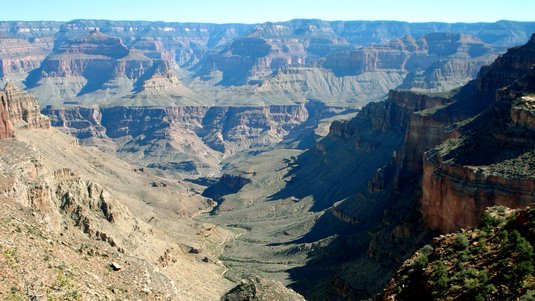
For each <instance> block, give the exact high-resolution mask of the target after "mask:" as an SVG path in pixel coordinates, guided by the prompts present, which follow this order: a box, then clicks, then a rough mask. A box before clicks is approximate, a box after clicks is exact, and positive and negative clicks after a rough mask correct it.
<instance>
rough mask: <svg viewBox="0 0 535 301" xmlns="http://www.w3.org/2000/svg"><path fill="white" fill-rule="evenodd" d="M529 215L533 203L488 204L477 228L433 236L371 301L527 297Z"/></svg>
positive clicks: (530, 265) (530, 256)
mask: <svg viewBox="0 0 535 301" xmlns="http://www.w3.org/2000/svg"><path fill="white" fill-rule="evenodd" d="M533 218H535V210H534V209H533V208H527V209H524V210H516V212H515V211H513V210H510V209H508V208H505V207H501V206H499V207H492V208H490V209H489V210H488V211H487V212H486V214H485V217H484V218H483V219H482V220H481V222H480V224H479V225H480V226H481V228H480V229H473V230H463V231H462V232H458V233H454V234H448V235H441V236H439V237H436V238H434V239H433V241H432V243H431V244H429V245H426V246H424V247H423V248H422V249H420V250H419V251H418V252H417V253H416V254H415V255H414V256H412V257H411V258H410V259H408V260H407V261H405V262H404V263H403V265H402V266H401V268H400V269H399V270H398V271H397V273H396V275H395V277H393V279H392V280H391V281H390V283H389V284H388V286H387V287H386V289H385V291H384V292H383V294H382V295H381V296H379V297H377V298H376V300H385V301H386V300H389V301H390V300H391V301H394V300H399V301H401V300H415V299H417V300H467V299H481V300H492V299H494V300H515V299H519V300H522V299H526V298H527V299H529V298H530V292H531V290H532V289H533V287H534V285H533V282H530V281H529V280H528V279H529V278H531V277H532V273H531V272H530V271H532V270H533V247H532V246H533V244H534V243H535V237H534V235H533V233H534V232H533V231H534V229H533V223H531V221H532V220H533ZM524 267H527V268H524ZM498 288H499V289H498Z"/></svg>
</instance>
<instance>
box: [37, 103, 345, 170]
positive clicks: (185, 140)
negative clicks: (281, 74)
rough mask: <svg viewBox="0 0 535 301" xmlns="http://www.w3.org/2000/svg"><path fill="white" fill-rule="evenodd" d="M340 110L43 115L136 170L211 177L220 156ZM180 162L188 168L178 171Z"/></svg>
mask: <svg viewBox="0 0 535 301" xmlns="http://www.w3.org/2000/svg"><path fill="white" fill-rule="evenodd" d="M346 110H347V109H346V108H343V107H336V106H335V107H329V106H325V107H321V108H315V107H314V106H313V105H312V104H307V105H286V106H282V105H273V106H243V107H219V106H213V107H205V106H185V107H164V108H159V107H132V106H130V107H122V106H121V107H100V108H99V107H90V108H89V107H87V108H84V107H73V108H69V109H54V108H46V109H45V110H44V113H45V114H46V115H48V116H50V118H51V120H52V125H53V126H56V127H59V128H60V129H61V130H62V131H64V132H66V133H69V134H71V135H73V136H75V137H77V138H79V139H80V140H81V142H82V143H83V144H88V145H96V146H99V147H101V148H103V149H108V150H114V151H117V153H118V155H119V156H121V157H124V158H127V159H128V158H129V159H130V160H135V161H136V164H144V165H146V166H152V167H159V168H161V169H166V170H173V169H174V170H175V171H177V172H187V173H190V174H206V173H208V172H209V171H210V170H212V172H213V169H215V168H216V164H217V161H218V160H219V159H220V158H221V157H223V156H224V157H227V156H230V155H232V154H235V153H237V152H239V151H242V150H245V149H248V148H262V147H267V146H272V145H274V144H276V143H279V142H281V141H283V140H285V139H286V140H288V139H292V137H298V136H299V135H300V134H301V133H303V132H304V131H306V129H307V126H312V127H314V126H315V124H313V123H314V122H315V121H313V120H319V119H322V118H325V117H330V116H332V115H335V114H339V113H341V112H344V111H346ZM307 122H310V124H308V123H307ZM155 145H159V147H155ZM186 162H190V163H192V164H193V165H191V164H190V163H188V164H187V165H184V164H185V163H186ZM181 167H185V168H184V169H181ZM177 168H178V169H177Z"/></svg>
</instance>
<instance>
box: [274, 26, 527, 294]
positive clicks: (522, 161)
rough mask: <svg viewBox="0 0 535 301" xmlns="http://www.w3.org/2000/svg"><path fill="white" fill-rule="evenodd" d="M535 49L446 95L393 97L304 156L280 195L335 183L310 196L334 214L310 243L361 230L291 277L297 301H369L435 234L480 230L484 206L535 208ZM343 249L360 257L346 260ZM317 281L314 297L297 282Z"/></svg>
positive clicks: (507, 58) (515, 51) (501, 61)
mask: <svg viewBox="0 0 535 301" xmlns="http://www.w3.org/2000/svg"><path fill="white" fill-rule="evenodd" d="M534 46H535V35H534V36H533V37H532V38H531V40H530V41H529V42H528V43H527V44H525V45H524V46H520V47H515V48H512V49H510V50H509V51H508V52H507V53H506V54H504V55H502V56H500V57H499V58H498V59H497V60H496V62H495V63H493V64H492V65H490V66H488V67H484V68H482V70H481V71H480V73H479V75H478V77H477V78H476V79H475V80H474V81H472V82H470V83H468V84H467V85H465V86H464V87H462V88H460V89H458V90H455V91H452V92H450V93H440V94H437V93H435V94H429V93H415V92H414V91H412V92H411V91H392V92H391V93H390V94H389V97H388V98H387V100H386V101H384V102H380V103H372V104H369V105H367V106H365V107H364V108H363V109H362V110H361V112H360V113H359V114H358V115H357V116H356V117H355V118H354V119H352V120H350V121H347V122H343V123H341V122H334V123H333V124H332V126H331V130H330V133H329V135H328V136H327V137H326V138H324V139H323V140H321V141H320V142H318V143H317V145H316V148H315V149H312V150H310V151H308V152H307V153H305V154H303V155H302V156H300V157H299V159H298V161H297V162H298V166H300V168H298V169H296V170H295V171H294V172H293V173H292V180H291V181H290V182H289V185H288V187H287V191H286V192H285V193H286V194H281V196H285V195H290V196H296V197H298V198H299V197H304V196H306V195H308V192H307V194H304V191H305V186H304V185H305V183H310V182H315V183H329V184H328V185H329V188H328V189H325V188H324V187H321V185H318V186H320V187H313V188H309V190H310V189H311V192H310V194H311V195H312V196H313V197H314V200H315V202H317V203H318V207H316V209H317V210H324V209H326V211H325V214H324V216H323V217H322V218H320V219H319V220H318V221H317V222H316V227H315V228H313V232H314V229H316V228H317V229H318V230H317V231H318V233H317V234H316V235H320V234H319V233H323V232H321V231H320V230H319V229H322V228H323V227H327V225H331V227H332V225H333V224H336V225H337V227H342V226H341V225H345V227H350V228H351V229H353V231H352V232H350V231H348V230H346V231H347V232H344V233H337V234H336V238H335V239H334V240H333V241H332V242H331V243H330V244H329V246H326V247H324V249H323V250H322V251H321V252H318V253H319V254H321V255H318V256H317V257H316V258H314V260H311V263H310V264H309V265H308V266H305V267H303V268H300V269H298V271H296V272H295V273H294V274H293V275H295V277H296V278H295V280H296V281H297V282H296V286H295V287H296V288H298V291H300V292H302V293H303V294H305V296H316V295H321V296H324V295H327V296H333V298H345V299H355V298H368V297H370V296H371V295H373V293H374V292H379V290H381V289H382V288H381V285H383V284H385V283H386V281H388V280H389V278H390V276H391V275H392V274H393V272H394V271H395V270H396V269H397V267H399V265H400V264H401V263H402V262H403V260H404V259H406V258H408V257H409V256H411V254H412V253H413V252H414V251H415V250H416V249H417V248H418V246H421V245H422V244H424V243H426V242H427V241H429V239H430V235H431V234H432V233H436V232H449V231H454V230H458V229H459V228H465V227H473V226H476V225H477V221H478V219H479V217H480V215H481V214H482V212H483V211H484V210H485V208H486V207H487V206H492V205H505V206H509V207H513V208H519V207H525V206H529V205H531V204H533V201H534V200H535V190H534V188H535V186H534V183H535V182H534V181H533V179H534V174H533V170H534V169H533V162H534V154H535V151H534V149H535V144H534V143H533V141H534V139H533V138H534V136H533V133H534V128H533V126H532V124H533V120H532V119H533V118H532V116H533V115H534V114H533V107H534V106H533V101H532V99H533V94H534V91H535V87H534V86H533V83H535V80H534V75H533V74H534V73H533V70H532V69H533V67H534V66H535V62H534V59H535V47H534ZM388 137H392V138H388ZM394 137H395V138H394ZM375 139H379V141H376V140H375ZM388 141H396V142H395V143H393V144H390V145H389V144H388ZM379 154H383V155H382V157H378V155H379ZM370 162H373V164H372V163H370ZM353 174H356V175H357V176H353ZM339 175H340V177H338V176H339ZM342 187H343V188H342ZM325 190H327V192H324V191H325ZM313 209H314V207H313ZM333 219H335V220H338V222H337V223H336V222H333ZM435 231H436V232H435ZM323 235H325V234H323ZM332 235H334V233H332ZM310 237H315V238H316V239H317V238H318V237H317V236H314V234H313V233H312V234H311V235H310ZM319 237H321V239H326V237H325V236H319ZM364 237H365V238H364ZM340 246H344V248H345V250H347V249H351V250H355V251H354V253H352V255H351V256H346V257H344V260H340V259H338V258H339V257H340V256H339V255H338V254H339V252H340V250H339V249H338V248H339V247H340ZM337 261H338V262H339V263H338V264H339V268H338V269H337V271H336V272H333V271H332V265H333V262H337ZM321 262H330V264H329V267H323V266H322V265H321ZM363 269H365V270H366V271H367V273H364V272H362V270H363ZM370 269H373V270H374V271H375V272H374V273H373V274H374V275H370V273H369V271H370ZM318 270H319V271H322V273H324V276H325V278H326V279H322V280H320V281H319V282H318V283H317V284H316V285H317V287H316V288H314V285H312V286H310V285H307V284H305V283H300V282H299V281H300V278H299V276H298V275H302V274H307V271H309V272H311V271H316V272H317V271H318ZM379 275H381V276H379ZM383 276H384V277H383ZM327 279H330V280H327ZM325 283H329V284H327V285H326V284H325ZM301 285H302V286H301ZM322 286H323V288H321V287H322ZM325 286H326V287H325Z"/></svg>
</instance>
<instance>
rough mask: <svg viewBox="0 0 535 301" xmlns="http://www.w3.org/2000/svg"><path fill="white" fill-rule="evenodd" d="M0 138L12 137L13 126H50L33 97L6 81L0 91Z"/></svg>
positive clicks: (45, 127)
mask: <svg viewBox="0 0 535 301" xmlns="http://www.w3.org/2000/svg"><path fill="white" fill-rule="evenodd" d="M0 102H1V105H0V139H5V138H9V137H12V136H13V135H14V130H15V128H43V129H47V128H49V127H50V119H49V118H48V117H46V116H43V115H41V112H40V110H39V105H38V104H37V101H36V100H35V98H34V97H33V96H31V95H29V94H28V93H26V92H24V91H22V90H19V89H18V88H17V87H15V86H14V85H13V84H11V83H8V84H6V86H5V87H4V89H3V90H2V91H0Z"/></svg>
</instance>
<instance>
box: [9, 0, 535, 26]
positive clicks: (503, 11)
mask: <svg viewBox="0 0 535 301" xmlns="http://www.w3.org/2000/svg"><path fill="white" fill-rule="evenodd" d="M296 18H317V19H324V20H400V21H411V22H425V21H442V22H478V21H482V22H493V21H498V20H518V21H535V0H269V1H259V0H188V1H184V0H21V1H5V3H2V7H1V9H0V20H29V21H31V20H57V21H68V20H73V19H110V20H149V21H175V22H212V23H230V22H236V23H258V22H265V21H287V20H290V19H296Z"/></svg>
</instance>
